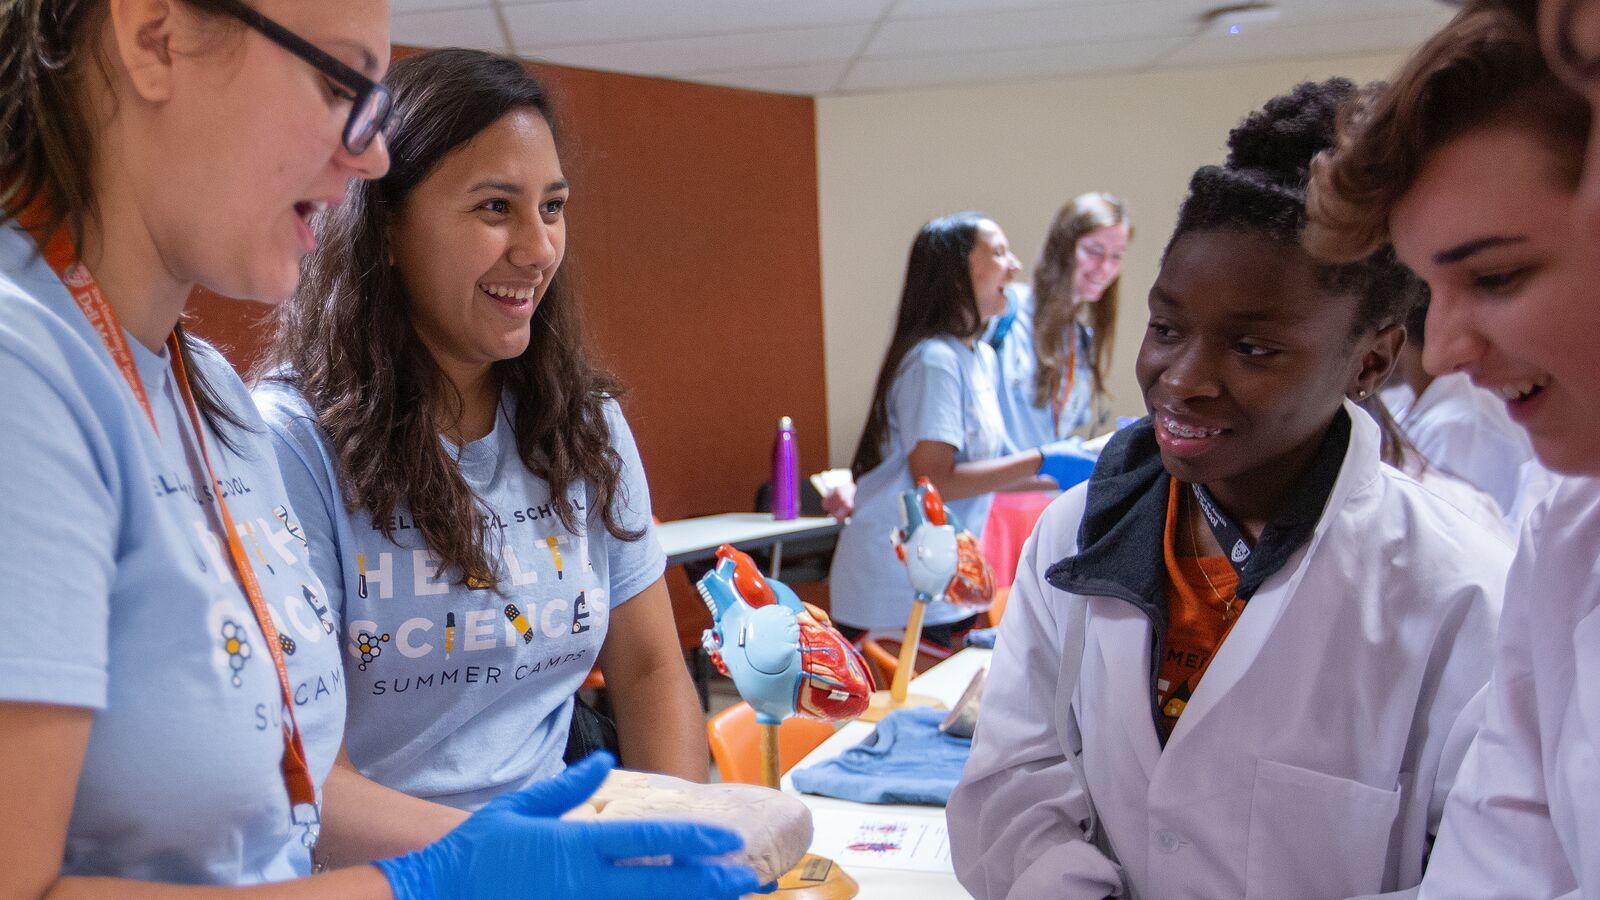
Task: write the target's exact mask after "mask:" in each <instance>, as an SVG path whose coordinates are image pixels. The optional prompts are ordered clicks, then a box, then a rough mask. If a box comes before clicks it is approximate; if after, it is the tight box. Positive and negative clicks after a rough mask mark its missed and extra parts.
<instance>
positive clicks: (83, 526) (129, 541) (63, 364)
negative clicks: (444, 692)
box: [0, 0, 755, 898]
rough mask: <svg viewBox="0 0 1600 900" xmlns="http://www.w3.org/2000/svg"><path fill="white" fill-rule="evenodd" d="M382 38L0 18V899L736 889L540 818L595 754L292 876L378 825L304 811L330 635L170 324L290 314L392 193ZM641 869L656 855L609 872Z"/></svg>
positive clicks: (320, 751)
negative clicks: (348, 227) (368, 199)
mask: <svg viewBox="0 0 1600 900" xmlns="http://www.w3.org/2000/svg"><path fill="white" fill-rule="evenodd" d="M387 19H388V3H387V2H386V0H341V2H339V3H328V4H314V3H309V2H303V0H260V2H259V3H258V4H253V5H251V6H246V5H244V4H242V3H240V2H238V0H100V2H95V0H15V2H8V3H5V4H0V83H3V84H5V85H6V89H5V91H4V92H3V93H0V385H4V392H5V393H4V397H3V398H0V460H3V463H0V572H4V573H5V575H4V577H5V579H6V582H5V586H4V587H0V632H3V633H4V638H0V769H3V770H4V771H5V772H6V773H8V775H7V784H6V788H5V791H4V797H5V799H6V803H5V808H4V810H3V811H0V859H4V861H5V862H4V864H3V865H0V896H7V897H11V896H19V897H39V896H49V897H91V896H116V897H143V896H163V897H165V896H172V895H173V894H174V890H173V885H178V884H183V885H193V886H196V887H194V888H192V889H190V890H189V891H188V892H186V893H185V894H184V895H185V896H190V895H193V896H207V895H209V894H210V893H216V892H218V891H221V890H225V889H226V890H231V889H234V888H238V887H243V886H252V885H257V886H262V887H259V888H258V889H257V891H256V893H259V894H271V895H283V896H295V897H309V896H327V897H374V898H383V897H389V896H395V897H400V898H421V897H435V896H439V897H505V896H520V895H538V896H571V895H574V894H577V893H578V892H582V893H583V894H585V895H588V896H627V897H637V896H683V895H693V896H715V897H721V896H729V897H731V896H736V895H738V894H741V893H744V892H746V891H749V890H751V889H753V888H754V887H755V877H754V875H753V874H751V873H750V872H749V870H748V869H745V868H743V867H731V866H723V865H721V864H718V863H715V862H712V861H709V860H708V859H707V857H708V856H712V855H716V854H722V853H726V852H729V851H731V850H733V849H735V848H736V847H737V846H738V844H739V841H738V839H737V837H735V836H734V835H732V834H730V833H727V832H725V831H722V830H719V829H713V828H706V827H699V826H690V825H686V824H679V823H634V824H615V823H607V824H604V825H601V824H598V823H584V824H578V823H564V822H558V821H556V820H555V817H557V816H559V815H560V814H561V813H562V812H564V811H565V810H566V809H568V808H569V807H571V806H573V805H574V804H576V803H577V802H579V801H580V800H581V799H582V798H583V797H584V796H586V795H587V794H588V793H589V792H590V791H592V790H593V788H594V787H595V786H596V785H597V784H598V783H599V781H600V780H601V779H602V778H603V777H604V775H605V772H606V770H607V768H608V767H609V761H608V760H606V759H605V758H604V757H599V758H596V759H591V760H589V761H586V762H585V763H580V764H579V765H578V766H576V767H574V769H572V770H569V772H568V773H567V774H566V775H564V776H562V777H560V778H557V779H554V780H552V781H549V782H545V783H542V784H539V785H535V786H533V787H531V788H529V789H527V790H525V791H522V792H520V793H516V794H510V795H507V796H505V797H502V798H501V799H499V800H496V801H495V802H492V803H490V804H488V805H487V806H485V807H484V808H483V809H481V810H480V811H479V812H477V813H476V814H474V815H473V816H472V817H471V818H468V819H467V820H466V821H465V822H464V823H463V824H461V825H460V826H459V827H457V828H456V829H454V830H453V831H451V832H450V833H449V834H448V835H446V836H445V837H443V838H442V839H441V840H439V841H437V842H435V843H433V844H431V845H429V846H426V847H422V848H420V849H414V850H411V852H405V853H402V854H401V855H398V856H392V857H390V858H386V859H382V860H379V861H378V862H377V864H376V867H374V866H360V867H357V868H352V869H347V870H343V871H339V872H334V873H330V874H327V875H323V876H318V877H316V878H312V879H308V880H299V879H302V878H303V876H306V875H308V874H309V871H310V868H311V851H312V848H313V847H314V846H315V845H316V844H317V842H318V840H319V838H320V839H322V840H325V841H327V842H329V843H339V842H343V843H344V844H345V845H347V846H348V845H350V843H351V841H352V837H351V833H352V832H361V831H364V830H370V829H372V828H374V827H376V826H377V825H379V824H381V823H378V822H375V821H374V819H375V818H376V814H375V813H374V812H373V811H372V809H370V808H369V809H362V808H323V803H322V801H323V800H324V799H325V798H324V797H323V795H322V791H321V787H322V782H323V780H324V779H325V778H326V777H327V774H328V772H329V770H330V768H331V767H332V765H333V762H334V757H335V755H336V754H337V752H338V748H339V746H340V740H341V735H342V728H343V719H344V706H345V687H344V678H343V673H342V671H341V667H340V661H339V655H340V654H339V646H338V642H339V638H340V635H339V630H338V626H337V623H336V621H335V619H334V615H333V613H332V612H331V611H330V610H329V608H328V605H327V601H326V599H325V592H324V589H323V585H322V584H321V582H320V581H319V580H318V579H317V577H316V575H315V573H314V571H313V569H312V567H311V564H310V560H309V552H310V548H309V547H308V543H307V540H306V531H305V529H304V528H303V527H302V526H301V522H300V519H299V518H298V516H297V515H296V514H295V512H294V511H293V509H292V508H291V506H290V504H289V502H288V495H287V491H286V490H285V487H284V484H283V480H282V477H281V475H280V474H279V471H278V468H277V465H276V462H275V459H274V455H273V451H272V449H271V446H270V444H269V442H268V440H267V436H266V429H265V427H264V426H263V424H262V422H261V420H260V417H259V416H258V415H257V413H256V412H255V410H254V406H253V405H252V403H251V400H250V398H249V396H248V394H247V393H246V391H245V389H244V386H243V384H242V383H241V382H240V380H239V378H238V376H237V375H236V374H235V373H234V372H233V371H232V370H231V369H230V368H229V366H228V364H227V363H226V362H225V361H224V360H223V358H222V357H221V356H220V355H218V354H217V353H216V352H215V351H214V350H212V349H211V348H210V347H208V346H206V345H205V344H203V343H201V342H199V341H197V340H194V339H192V338H189V337H187V336H186V335H185V334H184V333H183V330H182V328H181V327H180V324H179V317H180V316H181V314H182V312H183V309H184V305H185V303H186V301H187V299H188V296H189V294H190V291H191V290H192V288H194V287H195V286H196V285H204V286H206V287H208V288H210V289H212V290H215V291H217V292H219V293H221V294H224V295H226V296H231V297H247V298H254V299H259V300H265V301H277V300H281V299H282V298H284V297H286V296H287V295H289V294H290V293H292V292H293V290H294V288H295V285H296V283H297V281H298V278H299V264H300V260H301V258H302V257H304V256H305V255H306V254H308V253H310V252H311V251H312V250H313V249H315V246H316V241H315V238H314V236H313V233H312V230H311V228H310V225H309V220H310V218H311V217H312V215H313V214H314V213H316V212H317V211H319V210H321V209H324V208H328V207H332V206H337V205H338V204H339V203H340V202H341V201H342V200H343V199H344V196H345V193H346V191H347V189H348V184H349V182H350V181H351V179H371V178H376V177H378V176H381V175H382V174H383V173H384V171H385V170H386V169H387V168H388V155H387V148H386V142H385V141H384V139H383V138H382V135H383V130H384V125H385V123H386V120H387V118H388V94H387V92H386V91H385V90H384V89H383V88H382V87H381V86H379V85H377V84H375V82H374V79H377V78H379V77H381V75H382V72H383V70H384V67H385V65H386V61H387V58H388V56H389V45H388V26H387ZM380 640H381V639H375V646H373V647H372V648H369V651H370V653H371V655H373V656H376V655H377V654H378V653H379V652H381V651H380V650H379V647H378V646H377V643H378V642H379V641H380ZM383 646H386V647H388V646H392V645H383ZM372 789H373V790H384V789H381V788H377V787H376V786H372ZM369 796H370V795H369ZM410 802H415V801H410ZM374 808H376V807H374ZM357 839H359V835H358V836H357ZM408 849H410V848H404V847H396V848H392V849H391V850H390V851H388V852H391V853H399V852H400V851H402V850H408ZM641 856H651V857H655V856H669V857H672V858H673V860H674V863H673V864H672V865H669V866H663V867H656V866H652V867H638V866H619V865H616V861H617V860H620V859H628V858H634V857H641ZM269 883H278V884H275V885H273V886H270V887H269V886H267V885H268V884H269ZM200 886H208V887H209V888H210V890H207V889H205V888H203V887H200Z"/></svg>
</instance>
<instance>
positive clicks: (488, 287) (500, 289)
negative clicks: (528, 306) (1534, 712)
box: [478, 284, 539, 303]
mask: <svg viewBox="0 0 1600 900" xmlns="http://www.w3.org/2000/svg"><path fill="white" fill-rule="evenodd" d="M478 290H480V291H483V292H484V293H485V294H488V295H489V296H491V297H493V298H495V299H496V300H500V301H502V302H505V303H526V302H528V301H529V300H532V299H533V296H534V294H536V293H538V290H539V289H538V288H536V287H518V288H513V287H506V286H504V285H498V284H480V285H478Z"/></svg>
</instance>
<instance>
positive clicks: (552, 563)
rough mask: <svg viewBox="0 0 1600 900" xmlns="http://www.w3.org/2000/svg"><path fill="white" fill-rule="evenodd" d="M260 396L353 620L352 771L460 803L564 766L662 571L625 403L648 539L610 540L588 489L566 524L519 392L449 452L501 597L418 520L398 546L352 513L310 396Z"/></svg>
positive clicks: (348, 663) (403, 521) (578, 493)
mask: <svg viewBox="0 0 1600 900" xmlns="http://www.w3.org/2000/svg"><path fill="white" fill-rule="evenodd" d="M255 397H256V403H257V405H258V406H259V408H260V410H261V413H262V415H263V417H265V419H266V420H267V423H268V425H269V426H270V427H271V429H272V432H273V439H274V444H275V446H276V448H277V451H278V457H279V461H280V463H281V465H282V468H283V473H284V480H285V482H286V483H287V484H288V486H289V492H290V496H291V497H292V498H293V501H294V505H295V506H296V508H298V509H300V510H301V513H302V515H303V516H304V518H305V521H306V531H307V535H308V537H309V539H310V541H311V546H312V554H311V558H312V564H313V566H314V567H315V568H316V570H317V573H318V574H319V575H320V576H321V577H322V579H323V582H324V583H325V584H327V585H329V589H328V594H329V600H330V603H331V605H332V606H333V608H334V610H335V612H336V613H337V614H339V616H340V619H341V621H342V622H343V628H344V650H345V657H344V665H345V676H346V678H347V679H348V680H349V682H350V707H349V722H348V726H347V732H346V746H347V748H348V749H349V752H350V759H351V761H352V762H354V763H355V764H356V766H357V767H358V768H360V770H361V771H362V772H363V773H365V774H366V775H367V777H369V778H372V779H373V780H375V781H378V782H380V783H382V784H385V785H388V786H389V787H392V788H394V789H396V790H399V791H403V792H405V793H407V794H411V795H412V796H416V797H425V798H427V799H429V800H435V801H438V802H440V803H447V804H449V805H451V806H456V807H459V808H462V809H476V808H477V807H479V806H482V805H483V804H484V803H487V802H488V801H489V800H492V799H493V798H495V797H496V796H499V795H500V794H502V793H505V792H506V791H511V790H516V789H519V788H522V787H524V786H526V785H528V784H530V783H532V782H534V781H537V780H540V779H543V778H547V777H549V776H551V775H554V774H557V773H559V772H560V771H562V769H563V768H564V764H563V762H562V759H561V757H562V753H563V751H564V750H565V749H566V744H567V730H568V725H569V722H570V721H571V717H572V705H573V695H574V694H575V693H577V690H578V686H579V685H580V684H582V683H583V680H584V678H585V677H586V676H587V675H588V674H589V670H590V669H591V668H593V667H594V664H595V659H596V655H597V654H598V653H599V651H600V645H601V643H602V642H603V641H604V640H605V636H606V626H607V622H608V620H609V618H610V612H611V610H612V609H613V608H614V607H616V606H617V605H619V604H621V603H624V602H626V601H627V600H628V599H630V598H632V597H633V596H635V595H637V594H638V593H639V592H640V591H642V590H644V589H645V588H646V587H648V586H649V585H650V584H651V583H652V582H654V581H655V580H656V579H658V578H660V577H661V574H662V572H663V571H665V569H666V554H665V553H664V552H663V551H662V549H661V545H660V543H659V542H658V541H657V540H656V536H655V532H654V526H653V525H652V524H651V519H650V491H649V487H648V485H646V483H645V476H644V466H643V464H642V463H641V462H640V460H639V451H638V448H637V447H636V446H635V445H634V441H633V433H632V432H631V431H630V430H629V428H628V424H627V422H626V421H624V419H623V417H622V411H621V409H620V408H619V407H618V405H617V404H616V403H615V402H614V401H610V402H608V403H607V404H606V423H607V425H608V426H609V428H610V430H611V446H612V447H613V448H614V449H615V450H616V451H617V453H618V454H619V455H620V456H621V457H622V481H621V483H620V484H619V486H618V487H619V494H618V498H617V500H616V501H615V502H616V504H617V509H618V510H619V512H620V513H621V516H620V519H621V521H622V523H623V524H624V526H625V527H626V528H627V530H638V529H643V530H644V532H645V534H644V536H643V537H642V538H640V539H639V540H635V541H623V540H618V539H617V538H616V537H614V536H613V535H612V534H611V533H610V532H609V531H607V530H606V529H605V527H604V525H603V524H602V523H601V519H600V515H599V511H598V510H597V509H596V508H595V504H594V494H595V492H594V487H593V485H591V484H590V483H588V482H587V481H585V482H580V483H578V484H575V485H573V486H572V487H571V488H570V489H569V490H568V493H567V497H566V498H565V501H564V502H567V503H570V504H572V506H573V507H574V509H575V510H576V511H577V512H578V519H579V522H587V523H588V524H587V527H586V528H585V529H584V530H583V531H582V533H579V534H572V533H570V532H568V531H567V530H566V529H564V528H563V527H562V525H561V520H560V519H559V518H557V515H556V511H555V506H554V503H556V502H558V501H557V500H554V499H552V497H551V496H550V486H549V485H548V484H547V483H546V482H545V481H544V479H542V478H539V477H538V476H536V475H534V474H533V473H532V472H530V471H529V470H528V468H527V466H525V465H524V464H523V462H522V459H521V457H519V456H518V455H517V448H516V434H515V432H514V429H513V427H512V422H511V407H512V401H511V400H510V398H509V397H508V398H506V399H505V400H504V401H502V409H501V411H500V414H499V416H498V417H497V418H496V421H495V426H494V430H493V431H491V432H490V433H489V434H488V435H487V436H485V437H483V438H482V439H480V440H477V441H473V442H471V443H469V444H467V445H465V446H464V447H461V448H459V450H457V448H455V447H454V445H451V444H449V443H448V442H445V443H444V446H445V447H446V449H447V450H452V451H454V452H456V453H457V460H458V461H459V464H460V466H461V473H462V475H463V476H464V477H465V478H466V481H467V484H468V485H470V486H471V488H472V490H473V491H474V493H476V494H477V496H478V499H479V503H480V507H481V508H482V510H483V514H484V515H485V516H486V517H487V522H488V524H489V530H490V536H491V537H490V540H491V541H492V552H493V557H494V559H495V561H496V563H497V564H498V566H499V568H498V574H499V576H500V579H501V583H500V586H499V589H498V590H492V589H479V590H474V589H471V588H468V587H467V586H466V585H464V584H462V583H461V575H460V573H459V572H452V571H447V572H444V573H442V574H439V575H437V576H436V574H435V573H436V571H437V569H438V568H439V564H438V562H437V560H435V559H433V556H432V554H431V553H430V552H429V550H428V549H427V546H426V544H425V543H424V542H423V541H422V536H421V532H420V531H418V530H417V528H416V527H415V525H414V523H413V522H412V520H411V517H410V513H409V512H408V511H406V510H405V509H402V510H401V511H400V512H399V513H398V514H397V515H396V516H395V517H394V519H393V522H392V524H393V526H394V529H393V533H394V540H393V541H391V540H389V539H387V538H385V537H384V536H383V533H382V531H380V530H379V529H378V528H377V527H376V526H375V524H374V522H373V521H372V517H371V515H370V514H369V513H367V512H366V511H365V510H360V509H358V510H354V511H349V510H347V509H346V508H345V503H344V500H343V498H342V495H341V494H340V491H339V487H338V483H339V482H338V470H337V467H336V464H335V462H334V456H333V454H332V452H331V447H330V445H329V443H328V441H327V438H326V435H325V434H324V433H323V431H322V429H321V428H320V427H318V426H317V424H316V421H315V418H314V417H313V414H312V412H311V409H310V407H309V405H308V404H307V403H306V401H305V399H304V398H303V397H302V396H300V394H299V393H298V392H297V391H295V390H293V389H292V388H290V387H288V386H287V385H285V384H283V383H282V382H279V381H273V380H269V381H266V382H264V383H263V384H262V385H261V386H259V387H258V388H257V389H256V394H255Z"/></svg>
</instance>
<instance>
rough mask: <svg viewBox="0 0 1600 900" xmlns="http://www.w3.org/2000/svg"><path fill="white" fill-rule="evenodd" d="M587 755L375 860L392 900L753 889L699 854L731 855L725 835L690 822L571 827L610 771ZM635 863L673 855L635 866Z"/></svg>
mask: <svg viewBox="0 0 1600 900" xmlns="http://www.w3.org/2000/svg"><path fill="white" fill-rule="evenodd" d="M615 762H616V761H615V760H613V759H612V758H611V756H610V754H607V753H603V752H602V753H594V754H591V755H590V756H588V757H587V758H585V759H584V760H582V761H580V762H578V763H577V764H576V765H574V766H572V767H571V768H569V769H567V771H566V772H564V773H563V774H561V775H558V776H556V777H555V778H552V779H550V780H548V781H544V782H540V783H539V784H536V785H534V786H533V787H530V788H527V789H525V790H521V791H517V792H516V793H513V794H506V795H504V796H502V797H498V798H496V799H494V800H492V801H490V802H489V804H488V805H486V806H484V807H483V808H482V809H480V810H478V811H477V812H476V813H474V814H473V815H472V817H471V818H469V819H467V820H466V821H465V822H462V823H461V824H460V825H459V826H457V828H456V829H455V830H454V831H452V832H450V833H449V834H447V835H445V836H444V837H442V838H440V839H439V840H438V841H436V842H434V843H432V844H430V845H428V846H426V847H423V848H422V849H421V850H417V851H414V852H411V853H407V854H406V855H404V856H397V857H394V858H393V859H384V860H379V861H378V862H376V863H374V865H376V866H377V867H378V868H379V869H381V870H382V871H383V874H384V877H385V878H387V879H388V880H389V887H390V889H392V890H393V891H394V896H395V900H435V898H438V900H467V898H473V900H476V898H502V897H504V898H516V897H541V898H542V897H582V898H585V900H599V898H604V897H616V898H628V900H633V898H638V897H692V898H696V900H709V898H718V897H727V898H736V897H738V896H740V895H741V894H748V893H752V892H754V891H756V890H758V889H759V884H758V882H757V881H756V874H755V872H754V871H753V870H752V869H750V868H749V867H748V866H735V865H727V864H725V863H720V862H717V861H715V860H710V859H706V858H705V857H715V856H721V855H722V854H725V853H732V852H733V851H735V850H738V849H740V848H741V847H743V846H744V840H743V839H742V838H740V837H739V835H737V834H735V833H734V832H732V831H728V830H726V829H722V828H715V827H712V826H709V825H698V824H693V823H689V822H661V821H656V822H651V821H641V820H635V821H612V822H607V821H573V822H564V821H561V820H560V819H559V818H558V817H559V816H560V815H561V814H562V813H564V812H566V811H567V810H569V809H571V808H573V807H574V806H577V805H578V804H579V803H582V802H583V801H584V799H586V798H587V797H588V796H589V795H590V794H593V793H594V791H595V789H596V788H598V787H599V786H600V782H602V781H604V780H605V777H606V773H607V772H609V771H611V767H612V766H613V765H614V764H615ZM640 857H671V860H670V862H669V863H666V864H663V865H650V864H645V865H640V864H637V863H633V862H623V863H622V864H620V865H619V862H620V861H624V860H627V861H633V860H637V859H639V858H640Z"/></svg>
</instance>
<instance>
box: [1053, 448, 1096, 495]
mask: <svg viewBox="0 0 1600 900" xmlns="http://www.w3.org/2000/svg"><path fill="white" fill-rule="evenodd" d="M1039 455H1040V456H1042V457H1044V458H1043V460H1042V461H1041V462H1040V463H1039V474H1040V475H1043V476H1045V477H1047V478H1053V479H1055V482H1056V484H1057V485H1059V486H1060V487H1061V489H1062V490H1066V489H1067V488H1069V487H1072V486H1073V485H1075V484H1077V483H1078V482H1080V481H1088V480H1089V475H1090V474H1091V473H1092V472H1094V464H1095V461H1096V460H1097V459H1099V457H1098V456H1097V455H1096V454H1094V453H1091V452H1089V451H1088V450H1085V449H1083V439H1082V438H1076V437H1070V438H1067V439H1066V440H1064V441H1053V442H1051V443H1048V444H1045V445H1044V446H1043V447H1040V448H1039Z"/></svg>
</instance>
